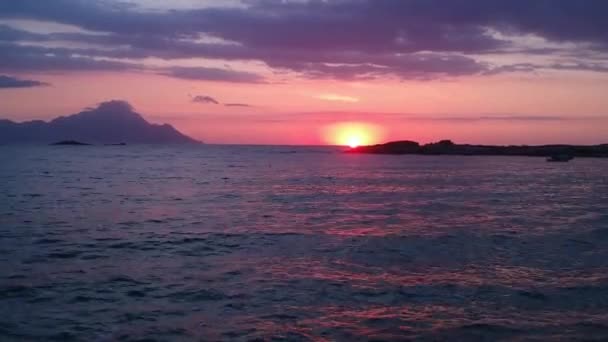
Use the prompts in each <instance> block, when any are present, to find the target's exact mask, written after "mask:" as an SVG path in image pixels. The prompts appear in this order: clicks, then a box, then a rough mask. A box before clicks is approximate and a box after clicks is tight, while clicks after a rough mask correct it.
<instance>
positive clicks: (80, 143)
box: [50, 140, 91, 146]
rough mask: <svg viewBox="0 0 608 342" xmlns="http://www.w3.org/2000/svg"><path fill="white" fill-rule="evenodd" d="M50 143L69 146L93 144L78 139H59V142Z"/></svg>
mask: <svg viewBox="0 0 608 342" xmlns="http://www.w3.org/2000/svg"><path fill="white" fill-rule="evenodd" d="M50 145H51V146H62V145H67V146H90V145H91V144H87V143H83V142H80V141H76V140H62V141H58V142H55V143H52V144H50Z"/></svg>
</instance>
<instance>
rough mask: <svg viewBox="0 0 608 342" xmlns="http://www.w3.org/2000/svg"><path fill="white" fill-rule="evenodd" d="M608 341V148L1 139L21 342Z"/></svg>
mask: <svg viewBox="0 0 608 342" xmlns="http://www.w3.org/2000/svg"><path fill="white" fill-rule="evenodd" d="M585 338H587V339H597V340H605V339H608V160H600V159H575V160H573V161H572V162H570V163H547V162H545V160H544V159H542V158H529V157H458V156H379V155H353V154H343V153H340V151H339V150H337V149H335V148H319V147H314V148H309V147H268V146H266V147H264V146H257V147H256V146H210V145H207V146H181V147H179V146H174V147H159V146H78V147H74V146H72V147H70V146H39V147H35V146H29V147H27V146H21V147H16V146H0V340H2V341H13V340H14V341H29V340H31V341H39V340H44V341H47V340H60V341H70V340H73V341H191V340H201V341H254V340H258V341H275V340H276V341H368V340H376V341H382V340H386V341H393V340H397V341H398V340H409V339H420V340H452V341H453V340H456V341H458V340H467V341H470V340H491V341H494V340H500V339H508V340H549V339H561V340H577V339H585Z"/></svg>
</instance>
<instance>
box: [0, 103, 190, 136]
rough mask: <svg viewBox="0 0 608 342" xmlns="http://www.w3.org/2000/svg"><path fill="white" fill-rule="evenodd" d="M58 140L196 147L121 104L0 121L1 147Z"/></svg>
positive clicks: (175, 133) (168, 127)
mask: <svg viewBox="0 0 608 342" xmlns="http://www.w3.org/2000/svg"><path fill="white" fill-rule="evenodd" d="M60 140H76V141H86V142H88V143H101V144H113V143H123V142H124V143H135V144H137V143H142V144H163V143H170V144H176V143H180V144H181V143H199V141H196V140H194V139H192V138H190V137H188V136H186V135H184V134H182V133H180V132H179V131H177V130H176V129H175V128H173V127H172V126H171V125H168V124H164V125H157V124H151V123H149V122H147V121H146V120H145V119H144V118H143V117H142V116H141V115H140V114H138V113H136V112H135V111H134V110H133V107H131V105H130V104H129V103H127V102H124V101H108V102H103V103H101V104H100V105H99V106H98V107H97V108H91V109H86V110H84V111H82V112H80V113H78V114H74V115H69V116H61V117H58V118H56V119H54V120H52V121H50V122H45V121H40V120H36V121H28V122H23V123H16V122H12V121H10V120H0V144H7V143H21V142H35V143H46V144H48V143H52V142H56V141H60Z"/></svg>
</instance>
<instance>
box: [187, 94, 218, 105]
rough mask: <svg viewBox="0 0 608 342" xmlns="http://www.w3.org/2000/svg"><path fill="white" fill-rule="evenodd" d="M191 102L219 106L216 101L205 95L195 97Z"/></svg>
mask: <svg viewBox="0 0 608 342" xmlns="http://www.w3.org/2000/svg"><path fill="white" fill-rule="evenodd" d="M192 102H194V103H202V104H220V103H219V102H218V101H217V100H216V99H214V98H213V97H211V96H206V95H197V96H194V97H193V98H192Z"/></svg>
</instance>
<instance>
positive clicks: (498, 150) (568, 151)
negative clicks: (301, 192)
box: [345, 140, 608, 158]
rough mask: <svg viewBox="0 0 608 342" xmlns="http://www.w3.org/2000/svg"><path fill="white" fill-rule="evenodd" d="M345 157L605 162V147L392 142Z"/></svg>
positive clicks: (359, 149)
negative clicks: (558, 158) (557, 158)
mask: <svg viewBox="0 0 608 342" xmlns="http://www.w3.org/2000/svg"><path fill="white" fill-rule="evenodd" d="M345 152H347V153H372V154H422V155H463V156H534V157H553V156H570V157H595V158H608V144H602V145H590V146H578V145H540V146H527V145H512V146H492V145H469V144H455V143H453V142H452V141H451V140H441V141H439V142H435V143H430V144H425V145H421V144H419V143H417V142H415V141H408V140H402V141H392V142H388V143H385V144H378V145H369V146H358V147H353V148H350V149H348V150H346V151H345Z"/></svg>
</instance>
